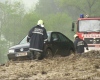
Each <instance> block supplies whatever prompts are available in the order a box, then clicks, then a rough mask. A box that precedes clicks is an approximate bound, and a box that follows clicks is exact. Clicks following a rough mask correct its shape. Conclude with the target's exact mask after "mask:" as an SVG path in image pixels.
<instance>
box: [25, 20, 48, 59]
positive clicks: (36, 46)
mask: <svg viewBox="0 0 100 80" xmlns="http://www.w3.org/2000/svg"><path fill="white" fill-rule="evenodd" d="M46 41H47V32H46V29H45V28H44V22H43V20H38V22H37V25H36V26H34V27H33V28H32V29H31V30H30V31H29V33H28V36H27V42H29V43H30V46H29V51H30V53H31V59H37V60H39V59H40V57H41V55H42V54H43V47H44V43H45V42H46Z"/></svg>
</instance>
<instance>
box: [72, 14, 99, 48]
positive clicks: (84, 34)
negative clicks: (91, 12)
mask: <svg viewBox="0 0 100 80" xmlns="http://www.w3.org/2000/svg"><path fill="white" fill-rule="evenodd" d="M75 23H76V24H75ZM75 26H77V27H76V29H75ZM72 31H75V33H76V34H77V35H78V36H79V37H80V38H81V39H83V40H85V41H86V43H87V44H88V47H89V50H100V17H88V16H87V17H84V15H83V14H81V15H80V18H78V21H75V22H73V23H72Z"/></svg>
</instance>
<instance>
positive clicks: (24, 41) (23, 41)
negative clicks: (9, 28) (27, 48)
mask: <svg viewBox="0 0 100 80" xmlns="http://www.w3.org/2000/svg"><path fill="white" fill-rule="evenodd" d="M25 43H27V36H26V37H25V38H24V39H23V40H22V41H21V42H20V43H19V44H25Z"/></svg>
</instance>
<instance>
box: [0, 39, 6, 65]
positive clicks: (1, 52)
mask: <svg viewBox="0 0 100 80" xmlns="http://www.w3.org/2000/svg"><path fill="white" fill-rule="evenodd" d="M7 49H8V46H7V41H5V40H0V63H5V62H6V61H7V59H8V58H7Z"/></svg>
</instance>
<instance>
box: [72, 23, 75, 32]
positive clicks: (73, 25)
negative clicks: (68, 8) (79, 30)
mask: <svg viewBox="0 0 100 80" xmlns="http://www.w3.org/2000/svg"><path fill="white" fill-rule="evenodd" d="M74 27H75V23H74V22H73V23H72V31H74Z"/></svg>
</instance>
